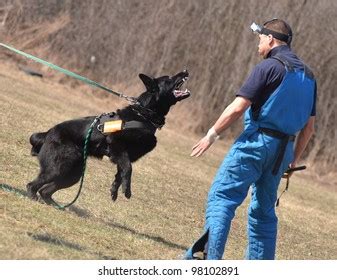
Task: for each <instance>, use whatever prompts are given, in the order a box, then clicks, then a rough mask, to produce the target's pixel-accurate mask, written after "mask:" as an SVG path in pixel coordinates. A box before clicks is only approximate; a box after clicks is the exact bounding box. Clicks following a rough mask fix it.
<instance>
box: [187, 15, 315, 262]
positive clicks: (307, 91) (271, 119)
mask: <svg viewBox="0 0 337 280" xmlns="http://www.w3.org/2000/svg"><path fill="white" fill-rule="evenodd" d="M251 28H252V29H253V31H254V32H255V33H258V36H259V46H258V53H259V55H261V56H262V57H263V60H262V61H261V62H260V63H259V64H257V65H256V66H255V68H254V69H253V71H252V72H251V74H250V76H249V77H248V79H247V80H246V82H245V83H244V85H243V86H242V87H241V89H240V90H239V92H238V93H237V94H236V98H235V99H234V101H233V102H232V103H231V104H230V105H229V106H228V107H227V108H226V109H225V110H224V112H223V113H222V114H221V116H220V117H219V119H218V120H217V121H216V122H215V124H214V125H213V126H212V127H211V128H210V129H209V131H208V133H207V135H206V136H205V137H204V138H202V139H201V140H200V141H199V142H198V143H197V144H196V145H195V146H194V147H193V150H192V154H191V156H195V157H199V156H201V155H202V154H203V153H204V152H205V151H206V150H207V149H208V148H209V147H210V146H211V145H212V144H213V143H214V141H215V140H216V139H217V138H218V135H219V134H220V133H221V132H223V131H225V130H226V129H227V128H228V127H229V126H230V125H232V124H233V123H234V122H235V121H236V120H237V119H238V118H239V117H240V116H241V115H242V114H243V113H244V112H245V129H244V131H243V133H242V134H241V135H240V136H239V138H238V139H237V140H236V141H235V143H234V144H233V146H232V147H231V149H230V151H229V152H228V154H227V156H226V158H225V159H224V161H223V163H222V164H221V166H220V168H219V170H218V172H217V174H216V177H215V179H214V181H213V183H212V186H211V189H210V192H209V195H208V204H207V209H206V224H205V232H204V234H203V235H202V237H201V238H200V239H199V240H198V241H197V242H195V243H194V245H193V246H192V247H191V248H190V249H189V250H188V251H187V252H186V255H185V259H195V258H196V257H195V253H196V252H203V253H204V258H205V259H221V258H222V255H223V252H224V247H225V243H226V240H227V236H228V233H229V229H230V224H231V221H232V219H233V217H234V215H235V210H236V208H237V207H238V206H239V205H240V204H241V203H242V202H243V200H244V199H245V198H246V196H247V193H248V190H249V187H250V186H251V185H252V193H251V196H252V197H251V202H250V206H249V211H248V248H247V251H246V258H247V259H274V258H275V249H276V235H277V217H276V214H275V202H276V199H277V189H278V185H279V182H280V180H281V176H282V174H283V173H284V171H285V170H286V169H287V168H288V167H289V166H290V167H295V166H296V164H297V162H298V160H299V159H300V157H301V155H302V153H303V151H304V149H305V147H306V145H307V143H308V142H309V139H310V137H311V136H312V134H313V132H314V122H315V114H316V111H315V107H316V105H315V104H316V102H315V100H316V81H315V79H314V76H313V74H312V72H311V71H310V70H309V68H308V67H307V66H306V65H305V64H304V63H303V62H302V61H301V60H300V59H299V58H298V57H297V56H296V55H295V54H294V53H293V52H292V50H291V49H290V44H291V40H292V31H291V28H290V26H289V25H288V24H287V23H286V22H285V21H283V20H279V19H273V20H270V21H268V22H266V23H265V24H264V25H263V27H260V26H258V25H257V24H252V26H251ZM297 133H298V136H297V142H296V146H295V148H294V140H295V134H297Z"/></svg>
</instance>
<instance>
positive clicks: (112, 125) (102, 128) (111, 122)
mask: <svg viewBox="0 0 337 280" xmlns="http://www.w3.org/2000/svg"><path fill="white" fill-rule="evenodd" d="M132 129H143V130H147V131H149V132H150V133H155V132H156V130H157V128H156V127H155V126H154V125H153V124H151V123H149V122H145V121H144V122H141V121H127V122H125V121H123V120H121V119H120V118H119V117H118V115H117V114H116V113H115V112H110V113H104V114H102V115H101V116H100V119H99V124H98V125H97V130H98V131H99V132H101V133H102V134H109V133H114V132H118V131H121V130H132Z"/></svg>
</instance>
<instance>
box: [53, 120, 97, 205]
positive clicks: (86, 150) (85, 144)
mask: <svg viewBox="0 0 337 280" xmlns="http://www.w3.org/2000/svg"><path fill="white" fill-rule="evenodd" d="M102 115H103V114H102ZM102 115H100V116H98V117H96V118H95V120H94V121H93V122H92V124H91V125H90V127H89V129H88V132H87V135H86V137H85V141H84V148H83V171H82V176H81V182H80V187H79V189H78V192H77V195H76V197H75V198H74V199H73V201H71V202H70V203H68V204H66V205H60V204H58V203H57V202H56V201H54V202H55V205H54V206H55V208H57V209H59V210H64V209H65V208H67V207H69V206H71V205H73V204H74V203H75V202H76V200H77V199H78V197H79V196H80V194H81V191H82V187H83V182H84V174H85V170H86V167H87V158H88V144H89V140H90V137H91V134H92V131H93V129H94V126H95V124H96V123H97V122H98V120H99V119H100V118H101V116H102Z"/></svg>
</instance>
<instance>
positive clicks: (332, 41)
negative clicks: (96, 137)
mask: <svg viewBox="0 0 337 280" xmlns="http://www.w3.org/2000/svg"><path fill="white" fill-rule="evenodd" d="M273 17H279V18H284V19H286V20H287V21H288V22H289V23H290V25H291V26H292V28H293V32H294V40H293V44H292V47H293V49H294V50H295V52H296V53H297V54H298V55H299V56H300V57H301V58H303V59H304V61H305V62H306V63H307V64H308V65H309V66H310V67H311V68H312V69H313V72H314V73H315V75H316V77H317V81H318V103H317V106H318V108H317V126H316V129H317V133H316V134H315V136H314V138H313V140H312V141H311V143H310V149H308V150H307V153H306V156H307V159H308V161H307V163H308V164H310V166H311V167H312V168H315V169H316V171H317V174H320V175H322V174H328V173H329V172H336V170H337V168H336V167H337V162H336V160H337V149H336V148H335V146H336V142H337V133H336V123H337V114H336V110H335V109H334V108H335V107H336V98H335V88H336V80H337V71H336V67H337V55H336V51H335V46H336V44H337V21H336V18H337V1H335V0H320V1H315V0H298V1H293V0H280V1H268V0H248V1H247V0H230V1H225V0H212V1H203V0H169V1H167V0H165V1H164V0H160V1H158V0H147V1H143V0H125V1H115V0H114V1H110V0H102V1H91V0H49V1H42V0H15V1H13V0H2V1H0V41H2V42H3V41H4V42H7V43H9V44H12V45H13V46H15V47H17V48H19V49H22V50H24V51H27V52H30V53H32V54H35V55H37V56H39V57H42V58H45V59H47V60H49V61H52V62H54V63H56V64H58V65H61V66H63V67H65V68H68V69H71V70H73V71H75V72H78V73H81V74H84V75H85V76H88V77H90V78H91V79H93V80H97V81H98V82H102V83H104V84H107V85H111V86H112V87H113V88H114V89H116V90H120V91H127V92H126V93H128V94H134V93H136V92H137V88H135V89H130V85H135V84H136V83H137V80H135V77H136V76H137V75H138V73H140V72H145V73H147V74H151V75H160V74H162V73H172V72H178V71H181V70H182V69H183V68H185V67H187V68H188V69H189V71H190V73H191V77H192V79H193V82H191V83H190V89H191V90H192V92H193V93H194V98H193V106H191V107H190V109H189V110H188V111H183V112H182V113H181V114H182V115H184V116H186V115H188V117H189V120H190V121H189V122H181V123H180V126H184V127H185V128H186V129H188V130H189V131H191V132H198V133H201V132H206V131H207V130H208V129H209V127H210V125H211V124H212V122H213V121H214V120H215V119H216V118H217V117H218V115H219V114H220V112H222V111H223V109H224V107H225V106H226V104H228V103H229V102H230V101H231V100H232V99H233V96H234V95H235V93H236V91H237V90H238V89H239V88H240V85H241V84H242V83H243V82H244V80H245V78H246V76H247V75H248V73H249V72H250V70H251V69H252V67H253V66H254V64H256V63H257V62H258V61H259V58H258V56H257V54H256V50H257V39H256V38H255V37H254V36H253V35H252V33H251V31H250V29H249V26H250V24H251V23H252V22H253V21H256V22H258V23H263V22H264V21H265V20H269V19H271V18H273ZM0 57H2V58H5V59H7V60H8V59H11V60H14V61H16V62H19V63H21V64H26V63H27V62H26V61H25V60H22V59H20V58H18V57H17V56H14V55H13V54H10V53H8V52H3V51H2V50H1V51H0ZM34 67H36V68H38V69H39V70H41V71H42V72H43V73H44V74H45V75H46V76H48V77H49V78H53V79H55V80H58V81H60V82H62V83H67V84H70V85H72V86H78V85H79V84H78V83H77V82H75V81H73V80H70V79H68V78H64V77H60V76H57V75H55V73H53V72H51V71H49V70H47V69H45V68H39V66H37V65H34ZM192 79H191V81H192ZM126 83H127V84H126ZM206 104H207V105H206ZM205 109H207V110H205ZM240 129H241V126H240V125H239V124H238V125H237V126H236V127H233V128H232V129H231V130H230V131H229V133H230V135H231V136H235V135H237V134H238V131H239V130H240ZM227 135H228V134H227Z"/></svg>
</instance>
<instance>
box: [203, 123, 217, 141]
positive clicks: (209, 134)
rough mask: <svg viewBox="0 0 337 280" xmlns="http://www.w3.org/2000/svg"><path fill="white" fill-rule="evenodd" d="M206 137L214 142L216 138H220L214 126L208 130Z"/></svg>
mask: <svg viewBox="0 0 337 280" xmlns="http://www.w3.org/2000/svg"><path fill="white" fill-rule="evenodd" d="M206 137H207V138H208V140H209V141H210V142H211V143H213V142H214V141H215V140H217V139H218V138H219V135H218V133H216V131H215V129H214V127H213V126H212V127H211V128H210V130H208V132H207V134H206Z"/></svg>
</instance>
